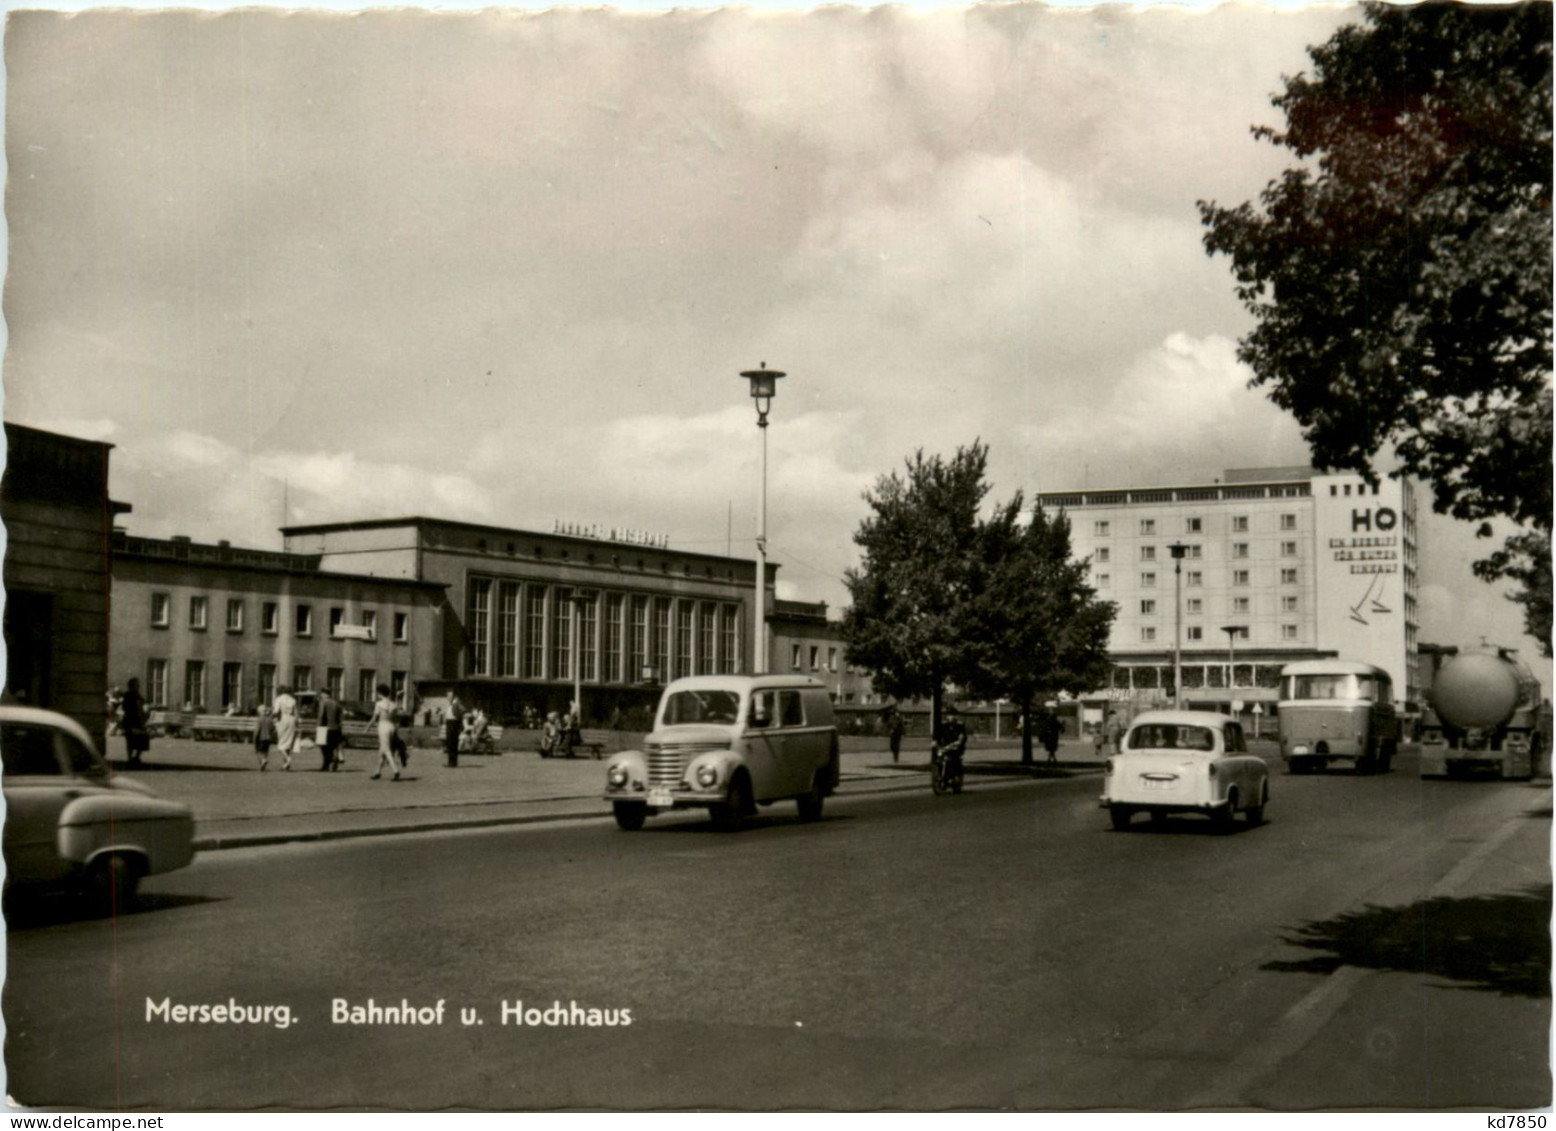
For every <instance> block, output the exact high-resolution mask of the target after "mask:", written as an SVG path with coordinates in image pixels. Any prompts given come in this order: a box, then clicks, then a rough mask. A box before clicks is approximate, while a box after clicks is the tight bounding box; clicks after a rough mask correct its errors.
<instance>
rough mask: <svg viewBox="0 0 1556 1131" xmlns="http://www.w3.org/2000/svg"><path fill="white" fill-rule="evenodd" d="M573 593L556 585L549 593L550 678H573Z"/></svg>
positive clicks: (564, 587)
mask: <svg viewBox="0 0 1556 1131" xmlns="http://www.w3.org/2000/svg"><path fill="white" fill-rule="evenodd" d="M572 602H573V591H572V590H571V589H570V588H568V587H567V586H565V585H558V586H557V587H556V588H554V589H553V590H552V591H551V678H552V679H572V678H573V611H572Z"/></svg>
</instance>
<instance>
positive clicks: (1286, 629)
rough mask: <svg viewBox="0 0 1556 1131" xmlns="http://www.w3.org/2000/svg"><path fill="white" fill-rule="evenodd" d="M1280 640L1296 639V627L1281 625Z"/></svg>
mask: <svg viewBox="0 0 1556 1131" xmlns="http://www.w3.org/2000/svg"><path fill="white" fill-rule="evenodd" d="M1280 638H1281V639H1282V640H1295V639H1296V638H1297V626H1296V625H1294V624H1283V625H1281V626H1280Z"/></svg>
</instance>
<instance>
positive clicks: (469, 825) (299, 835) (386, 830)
mask: <svg viewBox="0 0 1556 1131" xmlns="http://www.w3.org/2000/svg"><path fill="white" fill-rule="evenodd" d="M1066 768H1067V769H1069V770H1071V771H1072V772H1075V773H1080V774H1086V773H1090V772H1099V771H1100V770H1101V767H1099V766H1087V765H1080V766H1070V767H1066ZM911 772H913V773H916V774H918V773H922V772H923V771H911ZM854 780H855V781H859V780H864V781H872V782H880V783H881V784H879V785H876V786H873V787H871V788H866V789H852V790H849V791H848V792H847V793H846V794H834V796H843V797H869V796H873V795H875V794H882V793H907V792H909V791H913V792H917V791H919V790H922V789H923V788H924V783H923V782H920V781H913V782H908V781H901V780H897V779H891V778H865V779H858V778H856V779H854ZM1036 780H1038V779H1035V778H1013V779H1007V780H999V779H996V780H994V781H991V782H987V783H984V784H987V785H994V786H1004V785H1021V784H1026V783H1030V782H1033V781H1036ZM1056 780H1065V779H1056ZM887 783H890V784H887ZM587 799H588V798H579V797H569V798H562V797H558V798H547V799H543V800H540V801H517V802H501V801H491V802H485V804H488V805H503V804H514V805H536V804H547V803H555V802H560V801H580V800H587ZM395 812H405V810H395ZM608 817H610V812H609V810H606V811H604V812H600V811H594V812H589V813H526V814H514V815H512V816H506V817H472V818H465V819H460V820H441V821H440V820H435V819H434V820H429V821H418V822H415V823H411V824H403V823H402V824H380V825H364V826H362V827H361V828H348V829H339V828H337V829H317V830H312V831H302V832H292V833H238V834H235V835H231V836H211V837H198V836H197V837H195V839H194V848H195V851H196V852H221V851H223V850H225V849H233V848H264V847H270V846H274V845H278V844H310V843H322V842H325V841H335V840H355V839H357V838H359V837H370V836H396V835H398V834H402V833H431V832H451V831H453V830H455V829H489V828H499V827H502V826H504V825H540V824H557V823H560V822H563V821H601V820H605V819H607V818H608ZM251 819H261V820H262V819H263V818H251Z"/></svg>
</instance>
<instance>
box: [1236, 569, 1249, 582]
mask: <svg viewBox="0 0 1556 1131" xmlns="http://www.w3.org/2000/svg"><path fill="white" fill-rule="evenodd" d="M1232 584H1233V585H1247V584H1248V571H1247V570H1246V569H1234V570H1233V571H1232Z"/></svg>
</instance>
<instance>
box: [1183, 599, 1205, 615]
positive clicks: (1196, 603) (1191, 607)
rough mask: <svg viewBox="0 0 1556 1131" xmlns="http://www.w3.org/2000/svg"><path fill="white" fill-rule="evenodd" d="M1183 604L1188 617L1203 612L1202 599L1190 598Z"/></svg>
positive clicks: (1203, 602) (1203, 604)
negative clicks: (1185, 606)
mask: <svg viewBox="0 0 1556 1131" xmlns="http://www.w3.org/2000/svg"><path fill="white" fill-rule="evenodd" d="M1184 604H1185V605H1187V606H1188V612H1189V615H1190V616H1194V615H1196V614H1198V613H1202V612H1204V611H1205V601H1204V598H1202V597H1190V598H1189V599H1188V600H1187V601H1185V602H1184Z"/></svg>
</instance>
